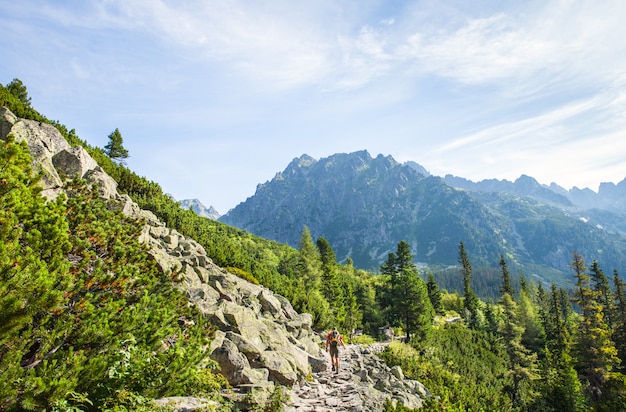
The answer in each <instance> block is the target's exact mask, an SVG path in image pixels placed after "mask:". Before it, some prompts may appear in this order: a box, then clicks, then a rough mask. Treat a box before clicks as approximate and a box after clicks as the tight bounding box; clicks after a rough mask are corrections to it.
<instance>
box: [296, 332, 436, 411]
mask: <svg viewBox="0 0 626 412" xmlns="http://www.w3.org/2000/svg"><path fill="white" fill-rule="evenodd" d="M384 348H385V344H384V343H375V344H373V345H368V346H364V345H358V344H355V345H346V346H345V347H340V348H339V372H338V373H336V372H333V371H332V370H331V363H330V356H329V355H328V353H327V354H326V357H327V359H328V367H327V369H326V370H324V371H321V372H315V373H313V374H312V376H311V379H308V380H307V381H306V382H304V383H302V384H299V385H295V386H294V387H293V388H292V390H291V392H290V396H291V399H290V401H289V402H288V406H287V407H286V408H285V411H286V412H304V411H316V412H326V411H327V412H338V411H350V412H364V411H371V412H374V411H382V410H383V409H384V405H385V400H386V399H390V400H391V401H392V402H393V403H394V404H395V403H396V402H399V403H402V404H404V406H407V407H409V408H419V407H421V406H422V402H423V399H425V398H427V397H429V396H430V393H429V392H428V390H427V389H426V388H425V387H424V385H422V384H421V383H420V382H418V381H414V380H410V379H405V378H404V376H403V374H402V370H401V369H400V368H399V367H394V368H389V367H388V366H387V365H386V364H385V363H384V362H383V361H382V359H380V358H379V357H378V356H377V354H378V353H380V352H381V351H382V350H384Z"/></svg>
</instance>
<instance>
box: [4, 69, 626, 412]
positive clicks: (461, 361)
mask: <svg viewBox="0 0 626 412" xmlns="http://www.w3.org/2000/svg"><path fill="white" fill-rule="evenodd" d="M0 105H1V106H6V107H7V108H9V109H10V110H11V111H12V112H13V113H14V114H15V115H17V116H18V117H20V118H26V119H31V120H36V121H39V122H45V123H48V124H51V125H53V126H54V127H56V128H57V129H58V130H59V131H60V132H61V134H62V135H63V136H64V137H65V138H66V140H67V141H68V142H69V143H70V144H71V145H73V146H78V145H80V146H82V147H84V148H85V149H86V150H87V151H88V152H89V154H90V155H91V156H92V157H93V158H94V159H95V160H96V161H97V162H98V164H99V165H100V166H101V167H102V168H103V169H104V170H105V171H106V173H108V174H109V175H110V176H111V177H113V179H114V180H115V181H117V182H118V191H119V192H121V193H125V194H128V195H129V196H130V197H131V198H132V199H133V200H134V201H135V202H137V204H139V206H140V207H141V208H143V209H147V210H150V211H152V212H153V213H154V214H156V215H157V216H158V217H159V219H161V220H162V221H163V222H164V223H166V224H167V226H168V227H171V228H174V229H176V230H178V231H179V232H180V233H182V234H183V235H185V236H187V237H190V238H193V239H195V240H196V241H197V242H198V243H200V244H201V245H202V246H203V247H204V248H205V249H206V251H207V254H208V256H209V257H210V258H211V259H212V260H213V261H214V262H215V263H216V264H217V265H219V266H221V267H223V268H225V269H227V270H229V271H230V272H231V273H233V274H235V275H238V276H240V277H242V278H244V279H247V280H248V281H250V282H253V283H257V284H261V285H264V286H266V287H267V288H269V289H271V290H272V291H274V292H275V293H278V294H281V295H283V296H285V297H286V298H287V299H289V301H290V302H291V303H292V305H293V306H294V308H295V309H296V310H297V311H299V312H308V313H311V314H312V315H313V323H314V328H315V329H318V330H320V331H322V330H327V329H329V328H330V327H332V326H337V327H338V328H339V329H340V330H341V331H344V334H345V336H346V338H347V340H349V341H350V342H353V343H363V344H367V343H368V342H371V341H372V340H375V339H381V338H382V336H380V334H381V333H380V331H381V328H383V327H385V326H386V325H390V326H392V327H393V328H394V331H395V332H396V335H398V336H401V337H402V338H401V339H396V340H394V341H393V342H392V343H391V344H389V345H388V347H387V349H386V350H385V351H384V352H383V353H382V354H381V355H380V356H381V357H383V359H384V360H385V361H386V362H387V363H388V364H389V365H399V366H401V367H402V370H403V371H404V374H405V376H407V377H410V378H411V379H416V380H419V381H420V382H422V383H423V384H424V385H425V386H426V387H427V388H428V389H429V391H430V392H431V393H432V397H431V398H430V399H429V400H427V403H426V405H425V406H424V407H423V409H424V410H427V411H430V410H432V411H441V410H444V411H618V410H626V375H625V374H626V290H625V284H624V281H623V280H622V277H621V276H620V274H619V271H620V270H623V269H624V268H602V262H600V261H597V260H595V257H594V256H584V257H583V256H581V255H580V254H578V253H576V251H575V250H573V251H571V256H572V258H571V287H569V288H567V289H565V288H563V287H557V285H555V284H543V283H535V282H534V281H532V280H529V279H526V278H525V276H524V275H523V274H511V273H509V269H508V266H507V260H506V258H505V256H502V255H501V256H500V260H499V262H493V263H494V267H496V268H498V269H494V270H492V271H490V273H489V279H490V282H494V281H497V283H498V288H499V293H498V294H497V295H495V296H490V297H485V296H481V295H480V294H479V293H477V292H476V285H477V284H480V282H482V281H481V279H480V275H481V274H482V273H481V272H479V271H477V270H475V269H474V268H473V267H472V263H471V251H468V250H466V248H465V245H464V243H463V239H459V243H458V250H457V251H454V253H457V254H458V266H457V268H456V269H455V270H451V271H450V272H451V273H450V276H456V277H457V279H458V281H457V282H458V283H459V284H460V285H462V289H459V290H458V291H452V290H446V289H445V288H444V287H442V285H439V284H438V283H437V281H436V280H435V277H434V276H433V274H432V273H430V272H426V273H420V271H418V268H417V267H416V266H415V264H414V263H413V256H412V255H411V252H410V251H411V247H410V245H409V244H407V243H406V242H405V241H403V240H401V239H398V244H397V249H396V251H395V252H393V253H389V254H388V256H387V258H386V260H385V261H384V263H383V264H382V265H381V266H380V268H379V270H378V272H376V273H372V272H368V271H364V270H361V269H357V268H355V267H354V265H353V264H352V262H351V261H350V259H348V261H347V262H346V263H344V264H340V263H338V262H337V259H336V257H335V253H334V251H333V249H332V246H331V245H330V244H329V242H328V241H327V240H326V239H324V238H323V237H320V238H317V239H313V238H312V236H311V234H310V232H309V230H308V229H307V227H304V228H302V234H301V239H300V243H299V246H298V247H297V248H292V247H289V246H287V245H284V244H280V243H277V242H274V241H269V240H266V239H263V238H260V237H257V236H254V235H251V234H250V233H247V232H244V231H242V230H239V229H236V228H233V227H230V226H227V225H225V224H223V223H219V222H217V221H213V220H210V219H206V218H203V217H200V216H197V215H196V214H195V213H194V212H192V211H190V210H185V209H183V208H182V207H181V206H180V205H179V204H178V202H177V201H176V200H175V199H173V198H171V197H170V196H168V195H167V194H165V193H164V192H163V191H162V189H161V187H160V186H159V185H158V183H155V182H152V181H150V180H148V179H147V178H145V177H141V176H138V175H137V174H136V173H134V172H132V171H131V170H130V169H129V168H128V167H127V166H126V165H125V163H124V162H123V161H120V160H121V159H124V158H126V157H127V156H128V153H127V152H125V150H123V147H121V142H122V141H121V134H120V132H119V130H117V129H115V132H114V133H113V134H112V136H114V137H115V140H113V139H112V138H111V136H110V138H111V139H112V142H113V141H115V144H116V150H115V152H114V153H112V150H111V147H109V148H108V149H107V148H105V149H103V148H98V147H93V146H91V145H89V144H88V143H87V142H86V141H83V140H81V139H80V138H79V137H78V136H77V135H76V132H75V130H73V129H69V128H68V127H67V126H65V125H63V124H61V123H60V122H59V121H55V120H49V119H47V118H46V117H45V116H44V115H42V114H40V113H38V112H37V111H36V110H35V109H34V108H33V107H32V106H31V100H30V98H29V97H28V93H27V90H26V86H24V85H23V84H22V82H21V81H19V79H14V80H13V81H12V82H10V83H9V84H7V85H5V86H2V85H0ZM118 135H119V136H118ZM31 164H32V159H31V157H30V154H29V151H28V148H27V146H26V145H25V144H24V143H20V142H16V141H14V139H12V138H11V136H10V135H9V137H8V138H7V139H6V140H4V141H0V410H6V411H22V410H49V411H97V410H98V411H99V410H116V411H124V410H155V407H154V406H153V404H152V403H151V402H150V400H151V399H154V398H158V397H163V396H177V395H180V396H183V395H184V396H192V395H193V396H199V397H206V398H209V399H213V400H215V401H216V402H218V403H219V404H220V405H222V408H223V410H228V408H229V403H228V401H227V400H225V399H224V398H223V397H222V394H223V393H224V392H225V391H228V385H227V383H226V381H225V379H224V378H222V377H221V375H220V374H219V371H218V370H217V369H216V365H215V364H214V362H212V361H211V360H209V359H208V357H207V347H208V344H209V343H210V341H211V338H212V336H213V335H212V334H213V332H214V330H213V327H212V326H211V325H210V324H209V323H208V321H207V320H205V319H203V318H202V316H201V315H200V313H199V312H198V311H197V310H195V309H194V308H193V307H192V306H190V305H189V304H188V300H187V298H186V297H185V295H184V294H183V293H182V292H180V291H179V289H178V288H176V287H175V282H176V280H175V279H173V278H172V277H170V276H168V275H166V274H163V273H161V272H160V271H159V269H158V268H157V265H156V264H155V262H154V261H153V260H152V259H151V258H150V255H149V253H148V251H147V250H146V248H145V246H142V245H141V244H139V242H138V236H139V232H138V231H139V230H140V228H141V224H140V223H141V222H137V221H133V220H132V219H129V218H127V217H125V216H124V215H123V214H122V213H121V211H120V210H119V207H117V206H119V205H116V204H115V202H114V201H105V200H103V199H101V198H99V197H98V195H97V193H98V192H97V190H95V188H93V187H89V186H88V185H87V184H86V183H85V182H84V181H80V180H74V181H71V182H69V183H68V184H67V187H66V188H65V192H66V193H67V195H61V196H59V197H58V198H57V199H56V200H54V201H48V202H46V200H45V198H44V197H42V195H41V187H40V185H39V184H38V181H39V179H40V178H41V176H40V175H39V174H38V173H36V172H35V171H34V170H33V169H32V165H31ZM604 270H607V273H608V274H607V273H605V272H604ZM281 408H282V407H281V405H280V402H278V403H276V402H274V403H272V404H269V405H265V406H263V407H262V408H260V409H259V410H268V411H269V410H281ZM387 410H389V411H392V410H396V411H403V410H405V408H403V406H402V405H395V406H394V405H392V404H391V403H389V404H388V405H387Z"/></svg>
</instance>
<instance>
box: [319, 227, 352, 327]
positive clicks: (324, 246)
mask: <svg viewBox="0 0 626 412" xmlns="http://www.w3.org/2000/svg"><path fill="white" fill-rule="evenodd" d="M316 245H317V250H318V251H319V256H320V259H321V262H322V265H321V269H322V275H321V289H322V293H323V295H324V297H325V298H326V300H327V301H328V302H329V303H330V304H331V309H332V310H333V313H334V315H335V318H336V320H337V321H338V322H340V323H341V322H342V321H343V318H344V317H345V313H344V294H343V288H342V285H341V282H340V279H339V274H338V273H337V258H336V256H335V251H334V250H333V248H332V247H331V246H330V243H328V241H327V240H326V239H324V238H323V237H320V238H318V239H317V242H316Z"/></svg>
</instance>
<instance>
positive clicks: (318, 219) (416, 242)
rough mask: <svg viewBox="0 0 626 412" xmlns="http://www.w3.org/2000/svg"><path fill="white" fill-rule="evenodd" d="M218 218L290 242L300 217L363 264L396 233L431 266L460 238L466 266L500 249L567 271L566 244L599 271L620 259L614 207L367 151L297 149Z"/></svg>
mask: <svg viewBox="0 0 626 412" xmlns="http://www.w3.org/2000/svg"><path fill="white" fill-rule="evenodd" d="M616 197H617V198H619V196H616ZM616 203H619V202H616ZM219 220H220V221H222V222H224V223H227V224H230V225H233V226H236V227H239V228H241V229H245V230H247V231H250V232H251V233H254V234H256V235H259V236H262V237H266V238H269V239H273V240H277V241H279V242H284V243H288V244H290V245H292V246H297V245H298V242H299V239H300V235H301V232H302V229H303V227H304V226H305V225H306V226H307V227H308V228H309V230H310V232H311V234H312V236H313V237H314V238H317V237H324V238H325V239H326V240H328V241H329V242H330V244H331V246H332V247H333V249H334V250H335V252H336V255H337V257H338V259H339V260H344V259H346V258H348V257H350V258H351V259H352V260H353V261H354V263H355V265H356V266H357V267H360V268H365V269H372V268H377V267H378V266H379V265H380V264H381V262H383V261H384V259H385V258H386V257H387V254H388V253H389V252H390V251H395V248H396V245H397V243H398V242H399V241H400V240H405V241H407V242H408V243H409V244H410V245H411V246H412V248H413V254H414V255H415V260H416V262H417V263H423V264H426V265H429V266H435V267H445V266H448V265H456V264H457V257H458V245H459V242H460V241H463V242H464V243H465V246H466V249H467V250H468V252H469V253H470V257H471V260H472V262H473V264H474V265H490V266H496V265H497V263H498V261H499V256H500V254H504V255H505V256H507V257H508V259H509V260H510V261H511V263H512V264H514V265H519V267H521V268H523V269H524V270H525V272H526V273H528V272H529V271H533V272H534V271H541V272H542V273H550V274H554V273H568V275H569V269H568V268H569V262H570V260H571V256H572V253H573V252H574V251H575V250H576V251H577V252H579V253H581V254H583V256H584V257H585V258H586V259H587V260H589V261H591V260H592V259H597V260H598V261H599V262H600V263H601V265H602V266H603V267H605V268H606V270H607V271H610V270H612V269H613V268H614V267H615V268H623V267H624V266H625V265H626V241H625V239H624V238H623V237H622V236H621V235H620V231H621V232H622V233H623V231H624V227H623V226H624V223H619V224H618V225H617V226H620V225H621V226H620V227H617V226H616V223H617V222H623V221H624V219H621V220H620V219H619V215H617V214H615V213H613V212H610V211H608V210H605V211H602V212H601V213H600V211H598V210H596V211H595V212H593V213H591V212H587V211H585V210H583V209H577V208H576V207H575V205H574V204H573V201H572V200H571V199H570V197H569V196H567V195H566V194H563V193H558V192H556V191H555V190H553V189H551V188H550V187H545V186H542V185H539V184H538V183H537V182H536V181H535V180H534V179H533V178H530V177H528V176H522V177H520V178H519V179H518V180H516V181H515V182H506V181H496V180H493V181H484V182H481V183H478V184H477V183H473V182H470V181H468V180H465V179H461V178H454V177H451V176H446V177H445V178H440V177H436V176H431V175H430V174H429V173H428V172H427V171H426V170H425V169H424V168H423V167H421V166H419V165H418V164H416V163H414V162H412V163H405V164H401V163H398V162H397V161H395V160H394V159H393V158H392V157H391V156H383V155H378V156H377V157H375V158H372V157H371V156H370V155H369V153H368V152H367V151H360V152H355V153H350V154H343V153H342V154H335V155H332V156H330V157H327V158H324V159H320V160H316V159H313V158H312V157H310V156H308V155H302V156H301V157H299V158H296V159H294V160H293V161H292V162H291V163H290V164H289V165H288V166H287V168H286V169H285V170H284V171H283V172H280V173H277V174H276V176H275V177H274V178H273V179H272V180H271V181H269V182H266V183H263V184H260V185H258V186H257V190H256V193H255V194H254V196H252V197H250V198H248V199H247V200H246V201H245V202H243V203H240V204H239V205H238V206H237V207H235V208H234V209H232V210H231V211H230V212H228V213H227V214H226V215H224V216H222V217H221V218H220V219H219ZM600 221H602V222H603V224H601V223H600Z"/></svg>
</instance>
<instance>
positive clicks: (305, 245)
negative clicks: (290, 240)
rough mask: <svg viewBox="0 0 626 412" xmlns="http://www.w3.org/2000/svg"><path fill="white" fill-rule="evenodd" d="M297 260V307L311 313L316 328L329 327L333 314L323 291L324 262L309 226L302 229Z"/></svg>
mask: <svg viewBox="0 0 626 412" xmlns="http://www.w3.org/2000/svg"><path fill="white" fill-rule="evenodd" d="M297 260H298V262H297V282H298V284H297V287H296V288H297V289H296V290H297V293H296V294H295V296H294V304H295V307H296V309H297V310H299V311H301V312H309V313H311V314H312V315H313V322H314V325H315V327H318V328H325V327H328V326H329V324H330V322H331V321H332V314H331V309H330V305H329V303H328V301H327V300H326V299H325V298H324V296H323V294H322V291H321V272H322V261H321V259H320V255H319V251H318V249H317V247H316V246H315V244H314V243H313V239H312V238H311V232H309V228H308V227H307V226H304V228H303V229H302V235H301V237H300V243H299V253H298V258H297Z"/></svg>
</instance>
